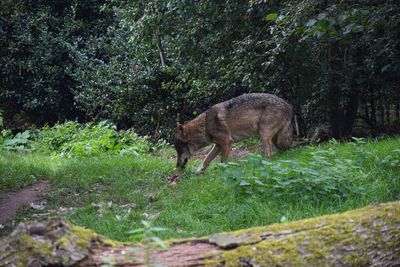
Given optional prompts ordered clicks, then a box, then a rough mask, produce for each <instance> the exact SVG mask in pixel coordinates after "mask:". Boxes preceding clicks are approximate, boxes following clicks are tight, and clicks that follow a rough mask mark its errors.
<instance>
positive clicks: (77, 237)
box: [0, 202, 400, 266]
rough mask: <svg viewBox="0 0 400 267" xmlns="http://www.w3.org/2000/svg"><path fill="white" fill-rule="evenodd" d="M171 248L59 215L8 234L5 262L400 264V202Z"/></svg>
mask: <svg viewBox="0 0 400 267" xmlns="http://www.w3.org/2000/svg"><path fill="white" fill-rule="evenodd" d="M165 243H166V245H167V246H168V247H169V248H168V249H167V250H157V249H151V250H150V249H149V248H147V249H146V248H142V250H140V251H136V252H130V251H132V250H133V249H134V248H135V247H140V244H138V243H120V242H116V241H112V240H110V239H108V238H106V237H103V236H101V235H98V234H96V233H94V232H93V231H91V230H87V229H84V228H81V227H78V226H74V225H72V224H71V223H69V222H68V221H67V220H65V219H63V218H59V217H53V218H47V219H43V220H40V221H34V222H27V223H20V224H19V225H18V227H17V228H16V229H15V230H14V232H12V233H11V234H10V235H9V236H7V237H5V238H3V239H1V240H0V265H1V266H45V265H57V266H100V265H102V264H107V263H108V264H110V263H113V264H116V265H118V266H140V265H143V264H144V263H143V262H138V261H133V260H131V259H128V258H127V257H126V256H129V257H131V258H134V259H143V258H145V254H146V253H150V260H151V264H156V263H158V264H162V265H164V266H203V265H211V266H220V265H223V266H294V265H296V266H310V265H312V266H394V265H399V264H400V202H392V203H385V204H373V205H371V206H368V207H365V208H361V209H358V210H354V211H348V212H345V213H342V214H336V215H327V216H322V217H318V218H312V219H304V220H300V221H294V222H290V223H284V224H277V225H270V226H266V227H256V228H251V229H246V230H241V231H236V232H231V233H220V234H216V235H212V236H208V237H201V238H191V239H186V240H185V239H182V240H170V241H166V242H165Z"/></svg>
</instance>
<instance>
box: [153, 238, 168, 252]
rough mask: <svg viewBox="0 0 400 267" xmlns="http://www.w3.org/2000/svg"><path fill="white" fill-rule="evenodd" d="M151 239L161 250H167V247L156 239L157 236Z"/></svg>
mask: <svg viewBox="0 0 400 267" xmlns="http://www.w3.org/2000/svg"><path fill="white" fill-rule="evenodd" d="M151 239H153V241H154V242H156V243H157V244H158V245H159V246H160V247H162V248H163V249H167V246H166V245H165V244H164V243H163V241H162V240H161V239H160V238H158V237H157V236H153V237H152V238H151Z"/></svg>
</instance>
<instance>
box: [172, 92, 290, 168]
mask: <svg viewBox="0 0 400 267" xmlns="http://www.w3.org/2000/svg"><path fill="white" fill-rule="evenodd" d="M177 128H178V130H177V132H176V134H175V143H174V146H175V149H176V152H177V165H176V170H179V169H183V168H184V167H185V165H186V163H187V162H188V160H189V158H190V156H191V155H193V153H194V152H195V151H197V150H199V149H200V148H202V147H205V146H207V145H210V144H212V143H214V146H213V148H212V149H211V150H210V152H209V153H208V155H207V156H206V158H205V159H204V161H203V163H202V164H201V166H200V167H199V168H198V170H197V171H198V172H201V171H204V170H205V169H206V168H207V166H208V165H209V164H210V162H211V161H212V160H213V159H214V158H215V157H216V156H217V155H218V154H219V153H221V161H222V162H226V161H227V159H228V156H229V152H230V150H231V147H232V143H234V142H238V141H240V140H243V139H246V138H249V137H251V136H254V135H256V134H259V135H260V137H261V140H262V143H263V146H264V154H265V157H272V156H273V150H272V148H273V145H275V146H276V147H277V148H279V149H288V148H290V147H291V146H292V142H293V139H294V134H295V133H296V132H298V131H297V123H296V119H295V116H294V112H293V108H292V106H291V105H290V104H288V103H287V102H285V101H284V100H283V99H282V98H279V97H277V96H275V95H271V94H266V93H251V94H244V95H241V96H238V97H235V98H232V99H230V100H227V101H225V102H221V103H218V104H215V105H214V106H212V107H211V108H210V109H208V110H207V111H205V112H203V113H201V114H200V115H199V116H197V117H196V118H194V119H193V120H191V121H189V122H187V123H185V124H183V125H182V124H180V123H179V122H177Z"/></svg>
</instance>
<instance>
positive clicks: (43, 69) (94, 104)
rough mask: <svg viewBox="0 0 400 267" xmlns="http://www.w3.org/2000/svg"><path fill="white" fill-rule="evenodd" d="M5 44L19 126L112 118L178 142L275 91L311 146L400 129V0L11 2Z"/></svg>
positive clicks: (1, 68) (7, 1) (3, 70)
mask: <svg viewBox="0 0 400 267" xmlns="http://www.w3.org/2000/svg"><path fill="white" fill-rule="evenodd" d="M0 33H1V34H0V86H1V91H0V109H1V110H3V113H4V123H5V125H6V126H7V127H14V128H18V127H21V126H23V125H22V124H25V126H26V125H29V123H34V124H37V125H39V126H40V125H43V124H45V123H50V124H51V123H54V122H57V121H64V120H67V119H69V120H71V119H72V120H74V119H78V120H80V121H92V120H100V119H111V120H113V121H114V122H115V123H117V124H118V126H119V127H121V128H128V127H133V128H135V129H136V130H137V131H138V132H139V133H141V134H147V135H151V136H154V137H156V138H157V137H166V138H169V137H171V133H172V132H173V131H174V127H175V122H176V121H177V120H178V121H185V120H188V119H191V118H193V117H194V116H195V115H196V114H198V113H200V112H202V111H204V110H205V109H207V108H208V107H209V106H210V105H211V104H214V103H217V102H219V101H222V100H226V99H228V98H231V97H233V96H237V95H240V94H242V93H245V92H269V93H274V94H277V95H279V96H281V97H283V98H285V99H286V100H287V101H288V102H289V103H291V104H292V105H293V106H294V109H295V112H296V114H297V116H298V120H299V122H300V128H301V131H302V134H303V135H306V134H312V133H313V131H314V130H315V129H316V128H318V129H322V128H323V129H325V130H326V132H327V133H328V134H329V135H331V136H333V137H342V136H347V135H349V134H355V132H354V131H355V130H357V127H359V126H361V127H362V129H364V130H367V131H365V132H363V133H364V134H365V133H372V134H376V133H393V132H396V131H397V132H398V131H399V130H400V106H399V105H400V103H399V102H400V64H399V63H400V3H399V1H396V0H389V1H384V0H380V1H379V0H362V1H355V0H345V1H332V0H324V1H316V0H302V1H300V0H290V1H256V0H253V1H229V0H225V1H220V0H205V1H187V0H185V1H176V0H170V1H166V0H159V1H117V0H101V1H95V0H83V1H77V0H75V1H61V0H56V1H49V0H42V1H28V0H3V1H2V4H1V5H0Z"/></svg>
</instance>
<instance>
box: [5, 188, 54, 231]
mask: <svg viewBox="0 0 400 267" xmlns="http://www.w3.org/2000/svg"><path fill="white" fill-rule="evenodd" d="M50 186H51V184H50V182H49V181H40V182H38V183H36V184H33V185H31V186H29V187H27V188H24V189H22V190H20V191H16V192H10V191H2V190H0V224H1V223H4V222H5V221H7V220H8V219H10V218H12V217H14V216H15V215H16V214H17V211H18V209H19V208H20V207H21V205H22V204H31V203H35V202H37V201H38V200H40V198H41V196H42V195H43V194H44V192H45V191H46V190H47V189H48V188H49V187H50Z"/></svg>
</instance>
